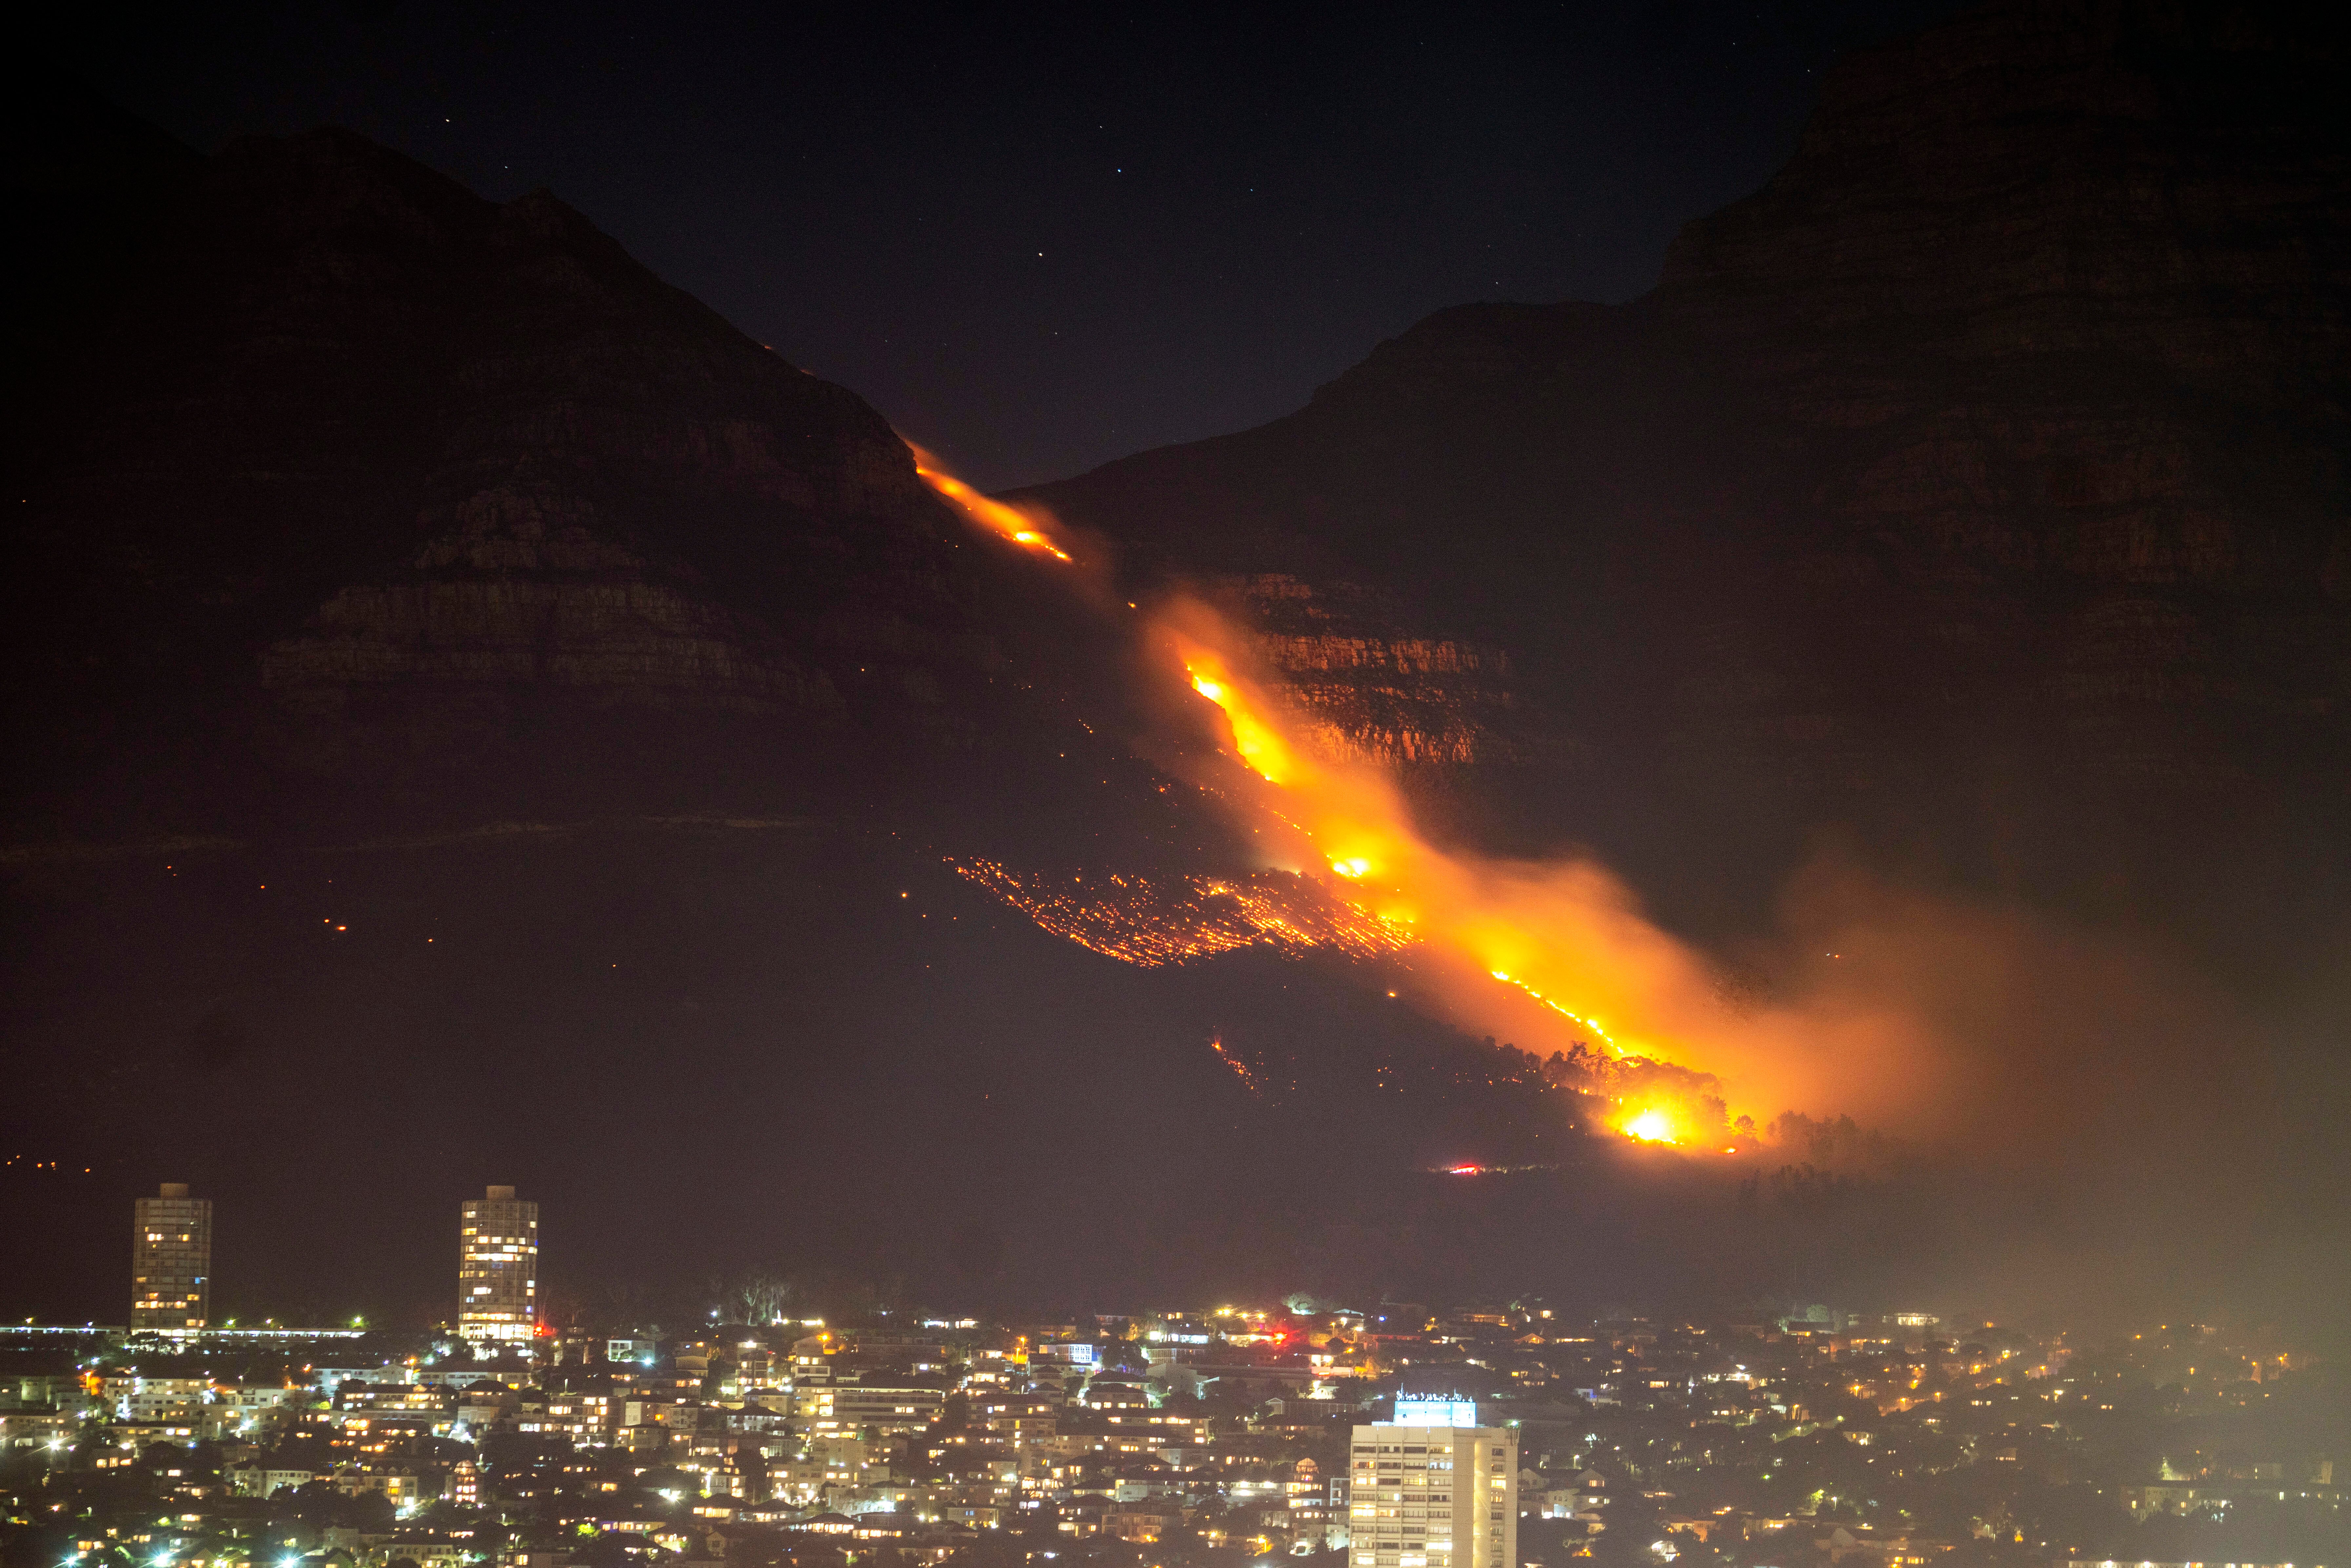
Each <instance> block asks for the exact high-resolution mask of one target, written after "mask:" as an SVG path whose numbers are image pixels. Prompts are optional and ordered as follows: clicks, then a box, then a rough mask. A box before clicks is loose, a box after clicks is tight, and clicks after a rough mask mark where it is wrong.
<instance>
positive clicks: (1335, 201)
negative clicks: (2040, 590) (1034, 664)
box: [57, 0, 1950, 486]
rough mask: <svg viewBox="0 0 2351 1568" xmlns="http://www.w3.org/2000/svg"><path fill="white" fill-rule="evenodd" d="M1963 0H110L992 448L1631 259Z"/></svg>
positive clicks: (308, 122)
mask: <svg viewBox="0 0 2351 1568" xmlns="http://www.w3.org/2000/svg"><path fill="white" fill-rule="evenodd" d="M1949 9H1950V6H1949V5H1947V4H1942V3H1940V0H1891V3H1887V4H1877V5H1873V4H1867V3H1865V0H1796V3H1794V4H1779V5H1762V6H1756V5H1737V4H1728V3H1721V0H1666V3H1648V4H1626V5H1546V6H1514V7H1468V6H1458V5H1419V6H1401V5H1398V6H1349V7H1280V8H1270V9H1268V10H1266V11H1264V12H1261V13H1259V12H1248V11H1243V10H1240V9H1238V8H1237V9H1235V10H1233V11H1231V12H1228V13H1223V14H1219V13H1217V12H1216V11H1213V10H1208V9H1204V8H1201V7H1196V6H1161V7H1112V6H1100V7H1085V8H1074V7H1073V8H1071V10H1070V11H1069V12H1068V13H1067V14H1063V15H1057V14H1054V13H1053V12H1051V11H1050V10H1045V9H1040V8H1033V7H1032V8H1020V9H1017V10H998V9H995V8H982V7H939V8H937V9H935V10H933V9H929V8H925V7H910V6H902V5H831V6H814V5H783V6H766V5H762V6H675V7H662V6H636V7H611V6H579V5H532V6H501V7H496V8H495V9H494V10H492V9H491V8H485V7H478V6H474V5H402V4H385V5H284V6H277V7H267V8H262V7H256V8H250V9H246V10H243V11H232V12H228V13H223V12H220V11H216V10H214V8H210V7H206V8H201V9H197V10H174V11H170V12H163V11H162V10H161V9H160V8H159V9H158V11H157V12H156V13H154V14H150V13H147V12H143V11H137V10H124V9H121V8H119V7H108V6H99V7H94V8H92V7H82V8H77V12H76V19H75V20H73V21H70V22H68V23H67V24H65V26H67V27H68V31H67V32H65V33H63V34H61V35H60V37H59V39H58V43H57V55H58V56H59V58H60V63H61V64H62V65H63V66H64V67H65V68H67V69H68V70H70V71H73V72H76V73H78V74H79V75H80V76H82V77H83V78H85V79H87V80H88V81H89V82H90V83H91V84H92V85H94V86H96V87H97V88H99V89H100V90H101V91H102V92H103V93H105V94H106V95H107V96H108V97H110V99H113V101H115V102H116V103H117V104H119V105H120V106H121V107H123V108H125V109H128V110H131V111H133V112H135V113H138V114H141V115H142V116H145V117H147V118H148V119H150V120H153V121H155V122H156V123H158V124H160V125H162V127H164V128H165V129H166V130H168V131H172V132H173V133H174V134H176V135H178V136H180V137H181V138H183V140H185V141H188V142H190V143H191V144H193V145H194V146H196V147H198V148H201V149H204V150H211V149H213V148H215V147H217V146H219V145H220V144H222V143H223V142H224V141H227V140H229V139H230V138H233V137H235V136H238V135H242V134H246V133H251V132H291V131H301V130H306V129H308V128H309V127H311V126H314V125H318V124H322V123H333V124H340V125H345V126H349V127H350V128H352V129H355V130H358V131H362V132H364V133H366V134H368V135H370V136H371V137H374V138H376V139H377V140H379V141H383V142H385V143H386V144H388V145H390V146H392V147H394V148H397V149H399V150H401V151H402V152H407V153H409V154H411V155H413V156H414V157H416V158H418V159H421V160H422V161H423V162H426V163H427V164H430V165H432V166H433V167H434V168H437V169H440V170H442V171H444V172H447V173H449V174H452V175H454V176H455V177H456V178H457V179H459V180H462V181H464V182H465V183H467V184H468V185H471V186H472V187H473V188H475V190H477V191H479V192H481V193H483V194H485V195H487V196H490V197H493V198H496V199H506V198H508V197H511V196H514V195H516V194H518V193H522V192H525V191H528V190H531V189H533V188H536V187H540V186H545V187H548V188H549V189H551V190H553V191H554V192H555V193H557V194H559V195H560V196H561V197H562V198H564V199H565V200H566V201H568V202H569V203H570V204H572V205H574V206H576V207H578V208H579V209H580V210H581V211H582V212H584V213H585V214H587V215H588V216H589V217H590V219H592V220H593V221H594V222H595V223H596V224H598V225H600V226H601V227H602V228H604V229H605V230H606V231H607V232H608V233H611V235H615V236H616V237H617V238H618V239H619V240H620V241H621V242H622V244H623V245H625V246H627V247H628V248H629V250H630V251H631V252H632V253H633V254H634V255H635V256H637V257H638V258H639V259H641V260H643V262H645V263H646V264H647V265H649V266H650V267H653V270H654V271H656V272H658V273H660V274H661V275H662V276H663V277H665V278H667V279H668V280H669V281H671V282H672V283H674V284H676V285H677V286H678V287H682V288H684V289H685V290H686V291H687V292H689V293H691V294H694V295H695V296H696V297H697V298H701V299H703V300H705V301H706V302H707V303H709V304H710V305H712V306H714V307H716V308H717V309H718V310H720V311H721V312H722V313H724V314H725V315H726V316H727V317H728V318H729V319H732V320H733V321H735V322H736V323H737V325H739V326H740V327H742V328H743V329H745V330H746V331H747V332H749V333H751V334H752V335H753V336H755V337H757V338H758V339H759V340H761V341H763V342H767V343H769V344H771V345H772V346H773V347H775V348H776V349H777V350H779V351H781V352H782V353H784V354H785V355H786V356H787V357H789V359H791V360H792V361H794V362H796V363H798V364H799V365H802V366H804V367H806V368H808V369H810V370H811V371H815V372H816V373H818V374H820V375H822V376H825V377H828V378H830V379H831V380H834V381H838V382H841V383H843V384H845V385H847V386H849V387H852V388H853V389H854V390H856V391H857V392H860V393H862V395H863V396H864V397H865V398H866V399H867V400H868V401H869V402H872V403H873V404H874V406H876V407H877V408H879V409H881V410H882V411H883V413H885V414H887V415H888V416H889V417H890V418H891V419H892V420H893V421H894V422H896V423H898V424H899V426H900V427H901V428H902V429H904V431H906V432H907V433H908V434H912V435H914V436H916V437H917V438H919V439H921V440H922V441H924V442H925V443H927V444H931V445H933V446H934V447H935V448H936V449H937V450H938V451H940V452H941V453H942V454H943V455H946V457H948V458H949V459H951V460H952V461H954V462H956V464H958V465H961V467H962V468H963V469H964V470H965V471H966V472H967V474H968V475H969V476H971V477H972V478H973V479H974V480H975V481H976V482H978V483H980V484H982V485H986V486H1009V485H1014V484H1020V483H1027V482H1031V481H1038V480H1043V479H1047V478H1052V477H1057V476H1062V475H1067V474H1071V473H1074V472H1078V471H1081V470H1083V469H1086V468H1089V467H1091V466H1093V465H1097V464H1100V463H1102V462H1105V461H1107V460H1109V459H1111V458H1114V457H1118V456H1122V455H1125V454H1127V453H1131V452H1134V451H1138V450H1141V449H1143V448H1145V447H1150V446H1155V445H1160V444H1165V443H1169V442H1177V441H1186V440H1192V439H1196V438H1198V437H1201V436H1205V435H1210V434H1217V433H1220V432H1225V431H1230V430H1237V429H1242V428H1246V427H1248V426H1250V425H1253V424H1257V423H1263V422H1264V421H1266V420H1268V419H1271V418H1274V417H1276V416H1278V415H1280V414H1282V413H1287V412H1289V411H1290V410H1291V409H1293V408H1295V407H1297V406H1298V405H1299V404H1300V403H1301V402H1303V401H1304V400H1305V398H1306V397H1307V395H1308V394H1309V393H1310V392H1311V391H1312V389H1313V388H1314V387H1316V386H1317V385H1319V384H1321V383H1322V382H1326V381H1328V380H1330V379H1331V378H1332V376H1334V375H1336V374H1338V373H1339V372H1340V371H1343V370H1344V369H1345V368H1346V367H1347V366H1348V365H1350V364H1353V363H1354V362H1355V361H1358V360H1360V359H1362V358H1363V357H1364V354H1365V353H1366V352H1368V351H1369V350H1370V349H1371V348H1372V347H1373V345H1374V344H1375V343H1377V342H1378V341H1380V340H1382V339H1384V338H1387V337H1390V336H1393V335H1395V333H1397V332H1399V331H1401V330H1402V329H1405V327H1407V326H1409V325H1410V324H1411V323H1412V322H1413V321H1415V320H1416V319H1419V318H1420V317H1422V316H1424V315H1426V314H1427V313H1428V312H1430V311H1432V310H1435V309H1438V308H1443V307H1445V306H1448V305H1455V304H1459V303H1462V302H1465V301H1469V300H1491V299H1511V300H1555V299H1562V298H1587V299H1597V300H1621V299H1625V298H1631V297H1633V296H1635V295H1638V294H1639V293H1641V292H1642V291H1643V290H1645V289H1646V288H1647V287H1649V286H1650V284H1651V283H1652V282H1653V281H1654V280H1655V277H1656V268H1657V265H1658V261H1659V259H1660V257H1661V256H1662V255H1663V253H1664V249H1665V246H1666V245H1667V241H1668V240H1669V239H1670V238H1671V236H1672V235H1673V234H1674V232H1675V230H1676V228H1677V226H1678V225H1681V224H1682V223H1684V222H1685V221H1687V220H1688V219H1690V218H1692V217H1695V216H1697V215H1698V214H1702V213H1705V212H1708V211H1710V210H1711V209H1713V208H1715V207H1718V206H1719V205H1721V204H1724V203H1725V202H1728V201H1730V200H1732V199H1734V198H1736V197H1738V196H1740V195H1741V194H1743V193H1747V192H1748V191H1750V190H1752V189H1754V188H1755V187H1756V186H1758V185H1759V184H1760V183H1761V182H1762V181H1763V180H1764V179H1766V178H1767V177H1768V176H1769V175H1770V173H1771V171H1772V169H1773V168H1774V167H1775V166H1776V165H1777V164H1778V163H1779V162H1781V161H1782V159H1783V158H1784V157H1785V156H1786V155H1787V153H1788V152H1789V151H1790V149H1791V147H1792V143H1793V140H1794V137H1795V134H1796V131H1797V129H1798V127H1799V126H1800V124H1801V123H1802V117H1803V115H1804V113H1805V112H1806V110H1808V108H1809V107H1810V106H1811V103H1812V100H1813V93H1814V89H1815V85H1816V83H1817V82H1818V80H1819V72H1820V70H1821V68H1823V66H1824V65H1825V64H1827V63H1828V62H1829V61H1830V60H1831V59H1833V58H1834V57H1835V56H1836V55H1837V53H1839V52H1840V50H1842V49H1844V48H1845V47H1851V46H1853V45H1855V44H1856V43H1860V42H1865V41H1869V40H1873V39H1876V38H1878V37H1885V36H1887V35H1889V34H1892V33H1895V32H1898V31H1903V30H1907V28H1910V27H1913V26H1917V25H1918V24H1920V23H1922V22H1924V21H1926V20H1929V19H1931V18H1932V17H1934V16H1938V15H1939V14H1941V13H1943V12H1946V11H1948V10H1949Z"/></svg>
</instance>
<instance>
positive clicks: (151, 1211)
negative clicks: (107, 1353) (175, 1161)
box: [131, 1181, 213, 1332]
mask: <svg viewBox="0 0 2351 1568" xmlns="http://www.w3.org/2000/svg"><path fill="white" fill-rule="evenodd" d="M212 1294H213V1202H212V1199H210V1198H208V1197H189V1196H188V1187H187V1184H186V1183H185V1182H176V1181H167V1182H165V1183H164V1184H163V1185H162V1187H161V1188H160V1189H159V1191H158V1194H157V1196H156V1197H142V1198H141V1199H140V1200H139V1201H138V1204H137V1205H136V1207H134V1208H133V1210H132V1214H131V1328H132V1329H133V1330H134V1331H135V1330H139V1329H149V1330H156V1329H161V1330H170V1331H180V1332H184V1331H186V1330H189V1329H200V1328H203V1327H204V1319H205V1314H206V1313H207V1312H210V1310H211V1307H212Z"/></svg>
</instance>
